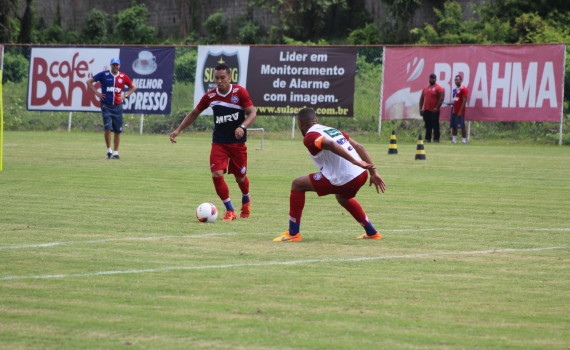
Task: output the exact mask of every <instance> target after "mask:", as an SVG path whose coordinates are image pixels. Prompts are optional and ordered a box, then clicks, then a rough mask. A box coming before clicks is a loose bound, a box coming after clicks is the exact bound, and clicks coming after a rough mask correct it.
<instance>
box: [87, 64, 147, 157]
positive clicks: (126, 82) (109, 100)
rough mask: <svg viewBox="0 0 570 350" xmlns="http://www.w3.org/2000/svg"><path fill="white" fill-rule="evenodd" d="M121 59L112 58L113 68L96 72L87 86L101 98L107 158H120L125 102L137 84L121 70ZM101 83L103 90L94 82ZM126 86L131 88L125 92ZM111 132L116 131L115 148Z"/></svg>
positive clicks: (88, 80)
mask: <svg viewBox="0 0 570 350" xmlns="http://www.w3.org/2000/svg"><path fill="white" fill-rule="evenodd" d="M119 68H121V60H120V59H118V58H113V59H111V69H110V70H106V71H103V72H100V73H97V74H95V75H94V76H93V77H91V78H89V79H87V86H88V87H89V88H90V89H91V91H93V93H94V94H95V95H96V96H97V97H99V99H100V100H101V114H102V116H103V125H104V128H105V144H106V145H107V159H120V158H119V144H120V143H121V133H122V132H123V102H124V101H125V99H126V98H127V97H129V96H130V95H132V94H133V92H135V90H136V89H137V86H136V85H135V84H134V83H133V82H132V80H131V78H129V77H128V76H127V75H126V74H125V73H121V72H119ZM96 81H98V82H100V83H101V92H99V91H97V89H96V88H95V85H93V83H94V82H96ZM125 86H128V87H129V88H130V89H129V91H127V92H126V93H125V92H124V89H125ZM111 132H113V133H114V138H113V149H111Z"/></svg>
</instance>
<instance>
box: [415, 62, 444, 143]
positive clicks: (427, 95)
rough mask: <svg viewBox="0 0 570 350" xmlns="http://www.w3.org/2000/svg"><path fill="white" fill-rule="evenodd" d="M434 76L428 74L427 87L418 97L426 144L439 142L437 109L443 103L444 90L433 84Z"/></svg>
mask: <svg viewBox="0 0 570 350" xmlns="http://www.w3.org/2000/svg"><path fill="white" fill-rule="evenodd" d="M436 78H437V77H436V75H435V74H433V73H432V74H430V76H429V85H428V86H427V87H426V88H424V89H423V90H422V95H421V97H420V115H421V116H422V117H423V118H424V123H425V127H426V137H425V141H426V142H431V137H432V131H433V141H434V142H439V108H440V107H441V104H442V103H443V97H444V95H445V90H444V89H443V88H442V87H441V86H439V85H438V84H436V83H435V80H436Z"/></svg>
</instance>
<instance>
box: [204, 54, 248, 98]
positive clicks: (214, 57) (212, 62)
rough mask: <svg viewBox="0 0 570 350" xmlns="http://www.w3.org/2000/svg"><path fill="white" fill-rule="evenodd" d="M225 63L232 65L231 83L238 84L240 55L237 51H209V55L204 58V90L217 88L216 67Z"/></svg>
mask: <svg viewBox="0 0 570 350" xmlns="http://www.w3.org/2000/svg"><path fill="white" fill-rule="evenodd" d="M221 63H225V64H227V65H228V67H230V83H231V84H237V82H238V81H239V67H240V64H239V55H238V53H237V51H235V52H226V51H222V52H216V53H213V52H211V51H208V57H206V59H205V60H204V68H203V69H202V75H203V79H202V84H203V87H204V91H210V90H212V89H214V88H216V80H215V79H214V73H215V69H214V68H215V67H216V66H217V65H218V64H221Z"/></svg>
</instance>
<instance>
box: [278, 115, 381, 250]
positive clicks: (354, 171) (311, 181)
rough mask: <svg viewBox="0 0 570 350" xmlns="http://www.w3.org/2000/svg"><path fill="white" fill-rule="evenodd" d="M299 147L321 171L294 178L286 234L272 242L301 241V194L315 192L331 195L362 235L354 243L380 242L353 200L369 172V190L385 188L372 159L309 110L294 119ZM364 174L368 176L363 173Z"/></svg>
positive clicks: (303, 205) (303, 197)
mask: <svg viewBox="0 0 570 350" xmlns="http://www.w3.org/2000/svg"><path fill="white" fill-rule="evenodd" d="M297 120H298V123H299V129H300V130H301V133H302V134H303V136H304V137H303V143H304V144H305V147H307V149H308V150H309V153H310V154H311V158H313V162H314V163H315V165H316V166H317V168H319V169H320V170H321V171H320V172H318V173H313V174H310V175H305V176H301V177H298V178H296V179H295V180H293V183H292V184H291V194H290V198H289V230H287V231H285V232H283V233H282V234H281V236H279V237H277V238H275V239H274V240H273V241H275V242H298V241H301V240H302V238H301V233H300V226H301V216H302V214H303V208H304V207H305V192H308V191H311V192H316V193H317V194H318V195H319V196H325V195H327V194H334V195H335V196H336V200H337V201H338V203H339V204H340V205H341V206H343V207H344V208H345V209H346V210H347V211H348V212H349V213H350V214H351V215H352V217H354V219H356V221H357V222H358V223H359V224H360V225H362V227H363V228H364V231H365V233H364V234H362V235H360V236H358V237H357V238H358V239H381V238H382V235H381V234H380V232H378V231H376V229H375V228H374V226H372V223H371V222H370V220H369V219H368V216H366V213H365V212H364V210H362V207H361V206H360V203H358V202H357V201H356V199H354V197H355V196H356V193H357V192H358V190H360V188H361V187H362V186H363V185H364V184H365V183H366V180H367V178H368V172H370V186H372V184H374V186H375V187H376V191H377V192H378V193H380V190H382V192H384V191H385V190H386V184H385V183H384V181H383V180H382V178H381V177H380V175H378V173H377V172H376V167H375V166H374V164H372V159H371V158H370V156H369V155H368V152H366V149H365V148H364V146H362V145H361V144H360V143H358V142H356V141H355V140H354V139H351V138H350V137H349V136H348V135H347V134H345V133H343V132H341V131H338V130H336V129H334V128H331V127H328V126H324V125H321V124H318V123H317V115H316V114H315V111H314V110H313V109H311V108H303V109H302V110H301V111H300V112H299V114H298V115H297ZM366 170H368V172H367V171H366Z"/></svg>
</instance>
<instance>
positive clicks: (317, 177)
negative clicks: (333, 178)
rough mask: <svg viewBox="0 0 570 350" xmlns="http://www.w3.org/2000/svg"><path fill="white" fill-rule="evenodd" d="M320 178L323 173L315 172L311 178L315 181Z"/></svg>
mask: <svg viewBox="0 0 570 350" xmlns="http://www.w3.org/2000/svg"><path fill="white" fill-rule="evenodd" d="M322 178H323V173H316V174H314V175H313V180H315V181H319V180H320V179H322Z"/></svg>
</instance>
